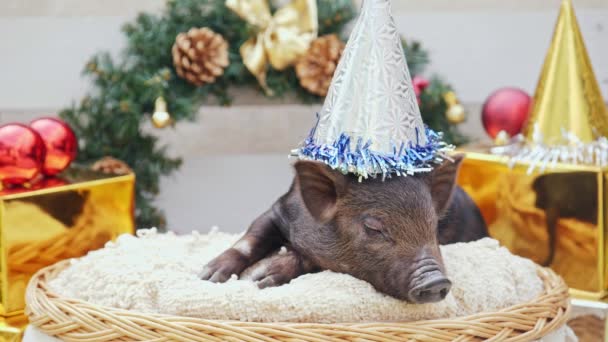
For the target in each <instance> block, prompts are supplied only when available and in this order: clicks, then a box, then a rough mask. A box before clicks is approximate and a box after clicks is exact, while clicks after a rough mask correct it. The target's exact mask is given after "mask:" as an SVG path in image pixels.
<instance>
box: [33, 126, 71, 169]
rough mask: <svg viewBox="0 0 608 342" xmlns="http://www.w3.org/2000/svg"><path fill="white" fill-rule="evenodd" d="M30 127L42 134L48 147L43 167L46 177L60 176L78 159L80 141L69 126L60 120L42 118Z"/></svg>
mask: <svg viewBox="0 0 608 342" xmlns="http://www.w3.org/2000/svg"><path fill="white" fill-rule="evenodd" d="M30 127H31V128H32V129H33V130H35V131H36V132H38V134H40V136H41V137H42V140H43V141H44V144H45V145H46V158H45V160H44V165H43V167H42V172H43V173H44V174H45V175H47V176H54V175H56V174H58V173H59V172H61V171H63V170H65V169H66V168H67V167H68V166H69V165H70V163H71V162H72V161H73V160H74V159H75V158H76V153H77V150H78V141H77V140H76V135H75V134H74V131H72V129H71V128H70V126H68V124H66V123H65V122H63V121H61V120H59V119H54V118H40V119H36V120H34V121H32V122H31V123H30Z"/></svg>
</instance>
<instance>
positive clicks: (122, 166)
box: [91, 157, 133, 175]
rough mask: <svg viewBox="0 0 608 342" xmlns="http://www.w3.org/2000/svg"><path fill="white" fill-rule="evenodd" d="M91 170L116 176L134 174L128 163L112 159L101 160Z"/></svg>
mask: <svg viewBox="0 0 608 342" xmlns="http://www.w3.org/2000/svg"><path fill="white" fill-rule="evenodd" d="M91 169H92V170H93V171H101V172H103V173H107V174H114V175H126V174H129V173H131V172H133V170H131V168H130V167H129V165H127V163H125V162H123V161H122V160H118V159H116V158H112V157H104V158H101V159H99V160H98V161H96V162H95V163H94V164H93V166H91Z"/></svg>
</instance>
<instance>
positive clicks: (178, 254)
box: [50, 230, 542, 323]
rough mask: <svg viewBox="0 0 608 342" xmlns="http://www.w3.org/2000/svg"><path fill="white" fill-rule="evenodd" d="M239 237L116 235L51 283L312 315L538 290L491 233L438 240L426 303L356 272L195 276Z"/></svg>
mask: <svg viewBox="0 0 608 342" xmlns="http://www.w3.org/2000/svg"><path fill="white" fill-rule="evenodd" d="M238 237H239V236H237V235H230V234H224V233H220V232H217V231H212V232H211V233H209V234H207V235H200V234H197V233H193V234H192V235H188V236H175V235H173V234H165V235H160V234H156V233H155V231H154V230H149V231H140V233H139V238H136V237H133V236H129V235H123V236H121V237H119V238H118V240H117V241H116V243H108V244H107V246H106V248H104V249H102V250H99V251H95V252H91V253H89V254H88V255H87V256H85V257H83V258H80V259H75V260H73V262H72V265H71V266H70V267H69V268H68V269H66V270H65V271H63V272H62V273H60V274H59V276H58V277H57V278H56V279H55V280H53V281H52V282H51V283H50V286H51V289H52V290H54V291H55V292H57V293H58V294H60V295H63V296H67V297H72V298H79V299H83V300H86V301H88V302H91V303H95V304H98V305H103V306H111V307H117V308H123V309H130V310H137V311H140V312H152V313H164V314H172V315H180V316H192V317H201V318H206V319H218V320H244V321H258V322H272V321H290V322H296V321H297V322H317V323H328V322H359V321H409V320H420V319H434V318H445V317H453V316H461V315H469V314H474V313H478V312H482V311H495V310H498V309H500V308H504V307H507V306H510V305H514V304H517V303H521V302H523V301H528V300H530V299H532V298H534V297H536V296H538V295H539V294H540V293H541V291H542V283H541V281H540V279H539V278H538V277H537V275H536V268H535V265H534V264H533V263H532V262H531V261H529V260H527V259H523V258H520V257H517V256H514V255H512V254H510V253H509V252H508V251H507V250H506V249H505V248H503V247H500V246H499V245H498V242H496V241H495V240H491V239H484V240H481V241H478V242H474V243H468V244H455V245H451V246H445V247H442V253H443V256H444V260H445V264H446V269H447V273H448V277H449V278H450V279H451V280H452V283H453V287H452V291H450V294H449V295H448V296H447V298H446V299H445V300H444V301H442V302H439V303H433V304H423V305H414V304H407V303H405V302H402V301H399V300H396V299H394V298H391V297H388V296H385V295H383V294H381V293H378V292H376V291H375V290H374V289H373V288H372V286H371V285H369V284H368V283H366V282H364V281H361V280H358V279H355V278H353V277H351V276H349V275H346V274H338V273H333V272H329V271H326V272H321V273H316V274H307V275H303V276H301V277H299V278H297V279H294V280H293V281H292V282H291V283H289V284H287V285H284V286H281V287H276V288H268V289H265V290H259V289H258V288H257V286H256V285H255V284H254V283H252V282H250V281H247V280H237V279H236V277H233V279H231V280H230V281H228V282H227V283H226V284H213V283H210V282H206V281H201V280H199V279H198V278H197V273H198V272H199V271H200V270H201V267H202V266H203V265H204V264H205V263H206V262H208V261H209V260H211V259H212V258H213V257H215V256H216V255H218V254H219V253H221V252H222V251H223V250H224V249H226V248H228V247H229V246H230V245H231V244H232V243H234V242H235V241H236V240H237V239H238Z"/></svg>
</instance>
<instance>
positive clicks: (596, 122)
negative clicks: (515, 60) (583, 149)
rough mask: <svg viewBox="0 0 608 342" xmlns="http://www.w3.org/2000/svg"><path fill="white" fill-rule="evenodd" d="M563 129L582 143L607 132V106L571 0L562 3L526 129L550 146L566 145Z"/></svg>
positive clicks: (528, 134)
mask: <svg viewBox="0 0 608 342" xmlns="http://www.w3.org/2000/svg"><path fill="white" fill-rule="evenodd" d="M564 133H568V134H571V135H573V136H575V137H577V138H578V140H579V141H580V142H583V143H589V142H592V141H594V140H596V139H597V138H598V137H601V136H608V110H607V109H606V105H605V103H604V100H603V99H602V95H601V92H600V87H599V85H598V82H597V80H596V78H595V75H594V73H593V68H592V66H591V62H590V60H589V55H588V54H587V49H586V48H585V42H584V41H583V36H582V34H581V31H580V28H579V26H578V22H577V20H576V15H575V13H574V9H573V7H572V3H571V1H570V0H563V1H562V5H561V9H560V13H559V18H558V20H557V24H556V26H555V32H554V34H553V40H552V42H551V47H550V48H549V52H548V53H547V57H546V58H545V63H544V65H543V69H542V74H541V76H540V80H539V82H538V86H537V89H536V94H535V95H534V102H533V106H532V110H531V112H530V118H529V119H528V123H527V125H526V128H525V130H524V135H525V137H526V139H527V140H528V141H535V142H542V143H544V144H546V145H549V146H550V145H556V144H560V143H562V142H563V141H564ZM538 140H541V141H538Z"/></svg>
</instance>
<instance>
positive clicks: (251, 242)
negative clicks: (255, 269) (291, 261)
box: [199, 210, 284, 283]
mask: <svg viewBox="0 0 608 342" xmlns="http://www.w3.org/2000/svg"><path fill="white" fill-rule="evenodd" d="M273 215H274V213H273V212H272V210H269V211H267V212H266V213H264V214H262V216H260V217H258V218H257V219H256V220H255V221H254V222H253V223H252V224H251V227H249V229H248V230H247V232H246V233H245V235H244V236H243V237H242V238H241V239H240V240H239V241H237V242H236V243H235V244H234V246H232V247H231V248H229V249H228V250H226V251H224V252H223V253H222V254H220V255H219V256H218V257H216V258H215V259H213V260H211V261H210V262H209V263H208V264H207V265H206V266H205V267H204V268H203V270H202V271H201V273H200V275H199V276H200V278H201V279H202V280H209V281H212V282H214V283H223V282H225V281H227V280H228V279H230V277H231V276H232V275H233V274H236V275H240V274H241V272H243V271H244V270H245V269H246V268H248V267H249V266H251V265H253V264H255V263H256V262H258V261H259V260H260V259H262V258H264V257H266V256H267V255H268V254H269V253H270V252H272V251H274V250H276V249H278V248H279V247H280V246H281V244H282V243H283V242H284V238H283V236H282V235H281V232H280V231H279V229H278V227H277V226H276V225H275V223H274V220H273Z"/></svg>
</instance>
